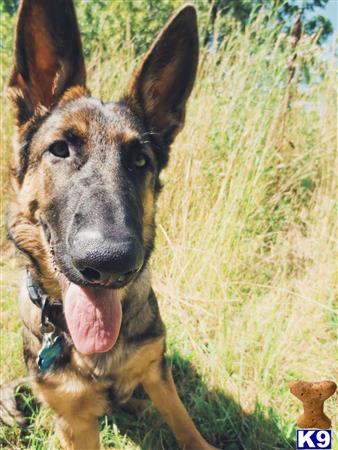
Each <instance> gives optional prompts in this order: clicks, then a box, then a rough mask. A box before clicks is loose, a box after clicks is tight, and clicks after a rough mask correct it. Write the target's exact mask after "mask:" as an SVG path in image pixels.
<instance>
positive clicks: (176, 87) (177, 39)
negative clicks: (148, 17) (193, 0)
mask: <svg viewBox="0 0 338 450" xmlns="http://www.w3.org/2000/svg"><path fill="white" fill-rule="evenodd" d="M197 65H198V30H197V18H196V10H195V8H194V6H192V5H186V6H184V7H183V8H182V9H180V10H179V11H178V12H177V13H176V14H175V15H174V16H173V17H172V18H171V19H170V20H169V21H168V23H167V24H166V25H165V27H164V28H163V30H162V31H161V33H160V34H159V36H158V37H157V39H156V40H155V42H154V44H153V45H152V47H151V48H150V50H149V51H148V53H147V54H146V55H145V57H144V59H143V61H142V62H141V64H140V66H139V67H138V68H137V69H136V72H135V74H134V76H133V79H132V81H131V84H130V86H129V89H128V94H127V98H128V96H129V97H131V98H132V99H135V100H136V101H137V103H138V104H139V105H140V106H141V107H142V109H143V111H144V113H145V117H146V121H147V125H148V127H149V128H150V129H151V130H152V131H154V132H155V133H159V134H160V135H161V138H162V141H163V143H164V144H165V145H170V144H171V142H172V141H173V139H174V138H175V136H176V134H177V133H178V131H179V130H180V129H181V128H182V126H183V124H184V115H185V104H186V101H187V99H188V97H189V95H190V92H191V90H192V87H193V84H194V80H195V76H196V70H197Z"/></svg>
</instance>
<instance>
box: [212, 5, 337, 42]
mask: <svg viewBox="0 0 338 450" xmlns="http://www.w3.org/2000/svg"><path fill="white" fill-rule="evenodd" d="M328 1H329V0H302V1H299V0H286V1H285V0H207V2H208V4H209V6H210V8H211V14H210V26H209V28H208V31H207V34H206V35H205V43H207V41H208V40H209V39H210V36H211V35H212V34H213V32H214V24H215V22H216V19H217V18H220V17H226V16H227V17H229V16H232V17H233V18H235V19H236V20H237V21H239V22H240V24H241V25H242V27H243V28H244V27H245V25H246V24H247V23H248V22H250V21H251V20H253V19H254V18H255V17H256V16H257V14H258V13H259V11H260V10H261V8H263V7H264V8H265V9H266V10H267V11H277V20H278V21H279V22H280V23H281V24H282V25H283V28H284V31H285V32H289V31H290V28H291V26H292V23H293V21H294V19H295V18H296V17H297V16H299V15H301V16H302V23H303V31H304V32H305V33H306V34H316V33H318V32H320V37H319V40H318V42H319V43H320V44H322V43H323V42H324V41H325V40H326V39H327V38H328V36H329V35H330V34H331V33H332V32H333V27H332V23H331V22H330V20H329V19H327V18H326V17H324V16H322V15H319V14H318V15H311V16H310V15H309V14H308V13H311V12H313V11H314V10H315V9H316V8H324V7H325V6H326V4H327V3H328Z"/></svg>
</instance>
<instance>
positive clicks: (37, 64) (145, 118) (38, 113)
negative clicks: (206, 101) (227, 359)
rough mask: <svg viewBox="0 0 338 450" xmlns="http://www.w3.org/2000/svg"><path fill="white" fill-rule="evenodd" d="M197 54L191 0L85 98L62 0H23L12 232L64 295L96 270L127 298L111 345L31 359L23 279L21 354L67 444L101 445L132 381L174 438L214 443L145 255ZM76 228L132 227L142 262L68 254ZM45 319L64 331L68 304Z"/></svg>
mask: <svg viewBox="0 0 338 450" xmlns="http://www.w3.org/2000/svg"><path fill="white" fill-rule="evenodd" d="M197 63H198V35H197V22H196V12H195V9H194V7H193V6H190V5H187V6H185V7H183V8H182V9H181V10H179V11H178V12H177V13H176V15H174V16H173V17H172V18H171V19H170V21H169V22H168V23H167V25H166V26H165V27H164V29H163V30H162V32H161V33H160V34H159V36H158V37H157V39H156V41H155V42H154V44H153V46H152V47H151V49H150V50H149V52H148V53H147V54H146V56H145V57H144V59H143V61H142V62H141V64H140V65H139V67H138V68H137V70H136V71H135V73H134V76H133V78H132V80H131V82H130V83H129V86H128V87H127V89H126V92H125V93H124V94H123V95H122V96H121V98H120V100H119V101H117V102H112V103H103V102H101V101H100V100H96V99H93V98H91V97H90V93H89V91H88V89H87V88H86V85H85V67H84V59H83V55H82V49H81V41H80V36H79V32H78V27H77V23H76V17H75V11H74V6H73V4H72V2H71V0H23V1H21V3H20V6H19V12H18V20H17V27H16V38H15V57H14V65H13V69H12V71H11V74H10V79H9V95H10V99H11V103H12V105H13V107H14V114H15V120H16V137H15V142H16V143H15V149H14V163H13V169H12V179H13V192H12V197H11V200H10V205H9V213H8V234H9V237H10V239H11V241H12V242H13V243H14V244H15V246H16V247H17V249H18V250H19V251H20V252H21V253H22V254H23V255H24V256H25V262H26V266H27V268H28V269H29V270H30V272H31V273H32V275H33V277H34V278H35V280H36V281H37V282H38V283H39V284H40V285H41V286H42V288H43V290H44V291H45V293H46V294H48V296H49V297H50V298H51V299H60V298H61V299H62V289H61V285H62V282H63V281H62V280H65V279H68V280H70V281H72V282H73V283H75V284H79V285H83V286H92V285H93V284H95V283H96V284H100V283H101V282H102V284H104V285H105V287H107V288H116V287H119V288H120V292H121V302H122V309H123V319H122V327H121V331H120V335H119V337H118V340H117V343H116V344H115V346H114V347H113V348H112V349H111V350H109V351H108V352H106V353H103V354H95V355H91V356H85V355H82V354H80V353H79V352H78V351H76V349H75V348H74V346H73V345H72V343H71V341H69V346H68V347H67V350H65V353H66V354H65V355H64V360H63V362H62V363H60V364H59V365H58V367H57V368H55V369H53V370H51V371H47V372H46V373H40V372H39V371H38V369H37V364H36V357H37V353H38V351H39V349H40V348H41V333H40V310H39V308H38V307H36V306H35V305H34V304H33V303H32V302H31V301H30V299H29V298H28V296H27V293H26V291H25V289H23V295H22V299H21V303H20V308H21V316H22V320H23V330H24V331H23V335H24V356H25V361H26V364H27V367H28V369H29V373H30V374H31V375H33V377H34V381H33V385H34V389H35V392H36V394H37V396H38V397H39V399H40V400H42V401H43V402H44V403H45V404H47V405H49V406H50V407H51V408H52V409H53V410H54V412H55V413H56V417H57V428H58V431H59V435H60V439H61V442H62V444H63V446H64V448H67V449H77V450H80V449H81V450H84V449H92V450H94V449H99V448H100V443H99V428H98V417H99V416H101V415H103V414H105V413H106V412H107V410H108V409H109V401H110V400H109V399H113V400H114V401H115V402H116V403H117V404H125V405H128V404H129V406H134V404H135V401H134V400H133V399H132V394H133V391H134V389H135V388H136V387H137V386H138V385H140V384H141V385H143V387H144V389H145V391H146V393H147V394H148V395H149V397H150V399H151V400H152V401H153V403H154V405H155V407H156V408H157V409H158V410H159V411H160V413H161V414H162V415H163V417H164V419H165V420H166V422H167V423H168V425H169V426H170V428H171V429H172V431H173V433H174V435H175V437H176V439H177V441H178V443H179V445H180V447H181V448H182V449H191V450H192V449H193V450H207V449H208V450H211V449H212V448H213V447H212V446H210V445H209V444H207V442H206V441H205V440H204V439H203V437H202V436H201V435H200V434H199V432H198V431H197V430H196V428H195V426H194V424H193V422H192V420H191V419H190V417H189V415H188V413H187V411H186V410H185V408H184V406H183V405H182V403H181V401H180V399H179V397H178V395H177V393H176V388H175V385H174V382H173V379H172V375H171V371H170V369H169V367H168V366H167V364H166V362H165V359H164V353H165V327H164V325H163V323H162V320H161V317H160V313H159V309H158V305H157V300H156V297H155V294H154V292H153V290H152V288H151V280H150V273H149V268H148V259H149V257H150V254H151V252H152V249H153V243H154V237H155V204H156V198H157V196H158V193H159V190H160V181H159V174H160V172H161V170H162V168H163V167H164V166H165V165H166V163H167V161H168V154H169V147H170V145H171V143H172V142H173V140H174V138H175V136H176V134H177V133H178V132H179V130H180V129H181V128H182V126H183V123H184V116H185V105H186V101H187V99H188V97H189V95H190V92H191V90H192V87H193V83H194V79H195V74H196V69H197ZM140 161H141V162H140ZM83 229H85V230H86V229H90V230H94V229H95V230H96V229H98V230H100V234H98V236H101V235H102V236H109V242H110V244H109V245H110V246H111V247H109V248H113V247H114V245H115V244H114V242H115V241H116V242H120V241H123V239H125V236H128V239H129V241H130V240H132V244H131V245H130V246H129V247H130V248H129V247H128V249H129V250H128V252H129V253H128V258H129V259H128V264H129V265H130V264H133V267H134V266H135V267H136V266H137V269H135V270H133V271H128V277H129V278H128V280H127V282H125V283H122V285H121V286H117V285H116V283H117V281H116V277H115V278H114V276H113V274H112V273H110V272H109V270H110V269H111V266H109V264H110V263H111V261H109V264H108V263H107V264H108V265H106V266H107V267H108V266H109V267H108V268H105V269H104V270H105V272H104V277H103V276H102V278H99V281H98V280H97V277H98V276H99V277H100V276H101V275H100V273H101V272H99V275H98V274H97V272H96V271H95V270H94V271H93V270H91V269H90V270H89V271H88V270H87V269H88V268H87V267H86V268H85V269H83V270H82V269H81V267H80V266H77V265H76V264H75V263H74V261H78V259H79V258H82V256H83V255H82V254H81V255H80V256H79V253H80V252H81V251H82V250H81V249H82V248H83V247H85V248H87V247H86V245H87V244H86V242H85V237H83V233H82V230H83ZM81 233H82V234H81ZM80 235H81V236H80ZM88 236H89V234H88ZM121 236H122V237H123V239H122V237H121ZM130 236H132V238H131V237H130ZM95 239H96V238H95ZM114 240H115V241H114ZM129 241H128V242H129ZM100 242H101V241H100V240H99V238H97V239H96V240H95V241H93V243H92V246H93V248H95V252H97V253H95V258H96V259H95V261H97V260H99V261H100V264H101V259H102V258H106V257H107V256H106V254H107V249H106V248H105V251H104V252H103V251H102V252H101V253H100V248H99V247H100ZM102 242H106V241H102ZM123 242H124V241H123ZM130 242H131V241H130ZM88 245H89V244H88ZM90 245H91V244H90ZM102 245H103V244H102ZM104 245H106V244H104ZM128 245H129V244H128ZM93 251H94V250H93ZM108 253H109V252H108ZM130 261H132V263H131V262H130ZM126 264H127V263H126ZM106 266H105V267H106ZM114 270H115V269H114ZM114 270H113V269H111V272H114ZM115 271H116V270H115ZM124 272H126V269H124ZM122 279H124V278H123V277H122ZM54 319H55V323H56V325H57V328H58V330H59V331H60V332H64V333H65V334H67V326H66V323H65V320H64V317H63V315H62V314H61V315H60V316H59V317H55V318H54ZM128 402H129V403H128Z"/></svg>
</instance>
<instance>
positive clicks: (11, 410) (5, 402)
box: [0, 378, 28, 427]
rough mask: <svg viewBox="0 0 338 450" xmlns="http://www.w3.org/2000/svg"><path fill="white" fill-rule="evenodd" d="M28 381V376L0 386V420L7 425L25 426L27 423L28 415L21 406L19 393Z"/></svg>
mask: <svg viewBox="0 0 338 450" xmlns="http://www.w3.org/2000/svg"><path fill="white" fill-rule="evenodd" d="M27 383H28V378H17V379H16V380H14V381H11V382H9V383H5V384H3V385H1V386H0V421H1V422H3V423H4V424H5V425H8V426H13V425H18V426H20V427H23V426H24V425H25V424H26V417H25V416H24V414H23V412H22V411H21V410H20V408H19V401H18V399H17V393H18V391H19V389H20V387H22V386H23V385H27Z"/></svg>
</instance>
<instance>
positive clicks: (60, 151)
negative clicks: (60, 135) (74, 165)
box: [48, 141, 70, 158]
mask: <svg viewBox="0 0 338 450" xmlns="http://www.w3.org/2000/svg"><path fill="white" fill-rule="evenodd" d="M48 150H49V152H50V153H52V154H53V155H54V156H57V157H58V158H68V156H69V155H70V153H69V148H68V145H67V142H65V141H57V142H54V144H52V145H51V146H50V147H49V149H48Z"/></svg>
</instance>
